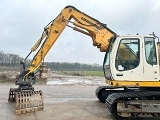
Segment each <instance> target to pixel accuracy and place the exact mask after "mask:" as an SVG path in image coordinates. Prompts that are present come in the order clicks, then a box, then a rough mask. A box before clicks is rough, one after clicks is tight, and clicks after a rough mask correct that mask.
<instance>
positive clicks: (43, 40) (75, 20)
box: [9, 6, 116, 114]
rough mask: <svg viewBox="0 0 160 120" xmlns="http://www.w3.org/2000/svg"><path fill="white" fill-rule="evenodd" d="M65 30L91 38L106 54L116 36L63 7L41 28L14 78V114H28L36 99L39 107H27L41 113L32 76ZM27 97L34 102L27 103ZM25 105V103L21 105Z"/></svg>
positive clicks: (72, 8)
mask: <svg viewBox="0 0 160 120" xmlns="http://www.w3.org/2000/svg"><path fill="white" fill-rule="evenodd" d="M69 23H70V24H71V25H70V24H69ZM67 26H68V27H70V28H72V29H73V30H75V31H78V32H80V33H83V34H85V35H87V36H90V37H91V39H92V41H93V46H96V47H97V48H99V49H100V51H101V52H105V51H106V50H107V48H108V46H109V43H110V41H111V38H114V37H115V36H116V33H114V32H113V31H112V30H110V29H109V28H108V27H107V26H106V24H104V23H101V22H99V21H98V20H96V19H94V18H92V17H90V16H89V15H87V14H85V13H84V12H81V11H79V10H78V9H77V8H75V7H73V6H67V7H65V8H64V9H63V10H62V11H61V13H60V14H59V15H58V16H57V17H56V18H55V19H54V20H52V21H51V22H50V23H49V24H48V25H47V26H46V27H45V28H44V31H43V33H42V36H41V37H40V39H39V40H38V41H37V42H36V44H35V45H34V46H33V47H32V48H31V51H30V53H29V54H28V55H27V57H26V58H25V59H24V60H22V61H21V64H22V69H23V70H21V71H22V72H21V73H20V75H19V76H18V77H17V80H16V83H15V84H16V85H19V87H18V89H17V88H11V89H10V92H9V101H15V100H18V101H16V113H17V114H20V113H21V112H25V111H27V109H28V104H29V103H33V102H32V101H33V100H34V101H35V100H37V99H39V101H38V106H36V107H34V106H35V105H34V104H32V105H29V106H30V111H33V110H34V109H35V108H40V110H42V109H43V93H42V91H34V88H33V87H32V85H33V84H34V83H35V81H36V78H35V75H34V74H35V72H36V71H37V70H38V69H39V68H40V66H41V63H42V61H43V60H44V58H45V56H46V55H47V53H48V52H49V50H50V49H51V47H52V46H53V44H54V43H55V42H56V40H57V38H58V37H59V36H60V34H61V33H62V31H63V30H64V29H65V28H66V27H67ZM38 48H39V49H38ZM37 49H38V52H37V53H36V55H35V56H34V58H33V60H32V62H31V64H30V66H29V68H28V69H27V70H26V67H25V61H26V59H27V58H28V56H29V55H30V54H31V53H32V52H34V51H36V50H37ZM26 91H27V92H26ZM28 95H30V97H32V98H35V99H32V100H31V99H29V97H28ZM24 101H27V102H26V103H24ZM36 105H37V104H36ZM21 106H23V107H21ZM22 109H23V110H22Z"/></svg>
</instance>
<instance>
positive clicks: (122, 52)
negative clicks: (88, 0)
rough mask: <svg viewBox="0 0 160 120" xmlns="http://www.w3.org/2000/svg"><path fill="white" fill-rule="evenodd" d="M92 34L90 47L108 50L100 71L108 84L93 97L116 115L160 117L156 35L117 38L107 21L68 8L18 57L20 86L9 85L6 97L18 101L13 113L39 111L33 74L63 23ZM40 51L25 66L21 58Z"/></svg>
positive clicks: (40, 100) (39, 93)
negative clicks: (19, 58)
mask: <svg viewBox="0 0 160 120" xmlns="http://www.w3.org/2000/svg"><path fill="white" fill-rule="evenodd" d="M67 26H68V27H70V28H72V29H73V30H75V31H78V32H80V33H82V34H85V35H87V36H90V37H91V39H92V41H93V46H96V47H97V48H99V49H100V51H101V52H106V54H105V57H104V62H103V70H104V76H105V79H106V80H105V81H106V86H99V87H98V88H97V89H96V91H95V92H96V96H97V98H98V99H99V100H100V101H101V102H104V103H106V105H107V106H108V108H109V111H110V112H111V114H112V115H114V116H115V117H117V118H137V117H146V116H147V117H160V75H159V74H160V69H159V64H160V61H159V60H160V54H159V38H158V37H157V36H156V35H155V34H154V33H153V34H150V35H139V34H136V35H124V36H120V35H118V34H116V33H115V32H113V31H112V30H111V29H109V28H108V27H107V25H106V24H104V23H101V22H100V21H98V20H96V19H94V18H92V17H91V16H89V15H87V14H85V13H84V12H81V11H80V10H78V9H77V8H75V7H73V6H66V7H65V8H64V9H63V10H62V11H61V13H60V14H59V15H58V16H57V17H56V18H55V19H54V20H52V21H51V22H50V23H49V24H48V25H47V26H46V27H45V28H44V31H43V33H42V36H41V38H40V39H39V40H38V41H37V42H36V44H35V45H34V46H33V47H32V48H31V52H30V53H29V54H28V55H27V57H26V58H25V59H24V60H22V61H21V62H20V63H21V66H22V70H21V73H20V75H19V76H18V77H17V80H16V83H15V84H16V85H19V87H18V88H10V91H9V101H16V114H20V113H25V112H32V111H36V110H42V109H43V107H44V101H43V92H42V91H41V90H40V91H35V90H34V87H33V86H32V85H33V84H34V83H35V82H36V77H35V73H36V72H37V71H38V69H39V68H40V66H41V63H42V61H43V59H44V57H45V56H46V55H47V53H48V52H49V50H50V49H51V47H52V46H53V44H54V43H55V42H56V40H57V39H58V37H59V35H60V34H61V33H62V31H63V30H64V29H65V28H66V27H67ZM35 50H38V52H37V53H36V55H35V56H34V58H33V60H32V62H31V64H30V66H29V68H28V69H26V67H25V61H26V59H27V58H28V56H29V55H30V54H31V53H32V52H34V51H35Z"/></svg>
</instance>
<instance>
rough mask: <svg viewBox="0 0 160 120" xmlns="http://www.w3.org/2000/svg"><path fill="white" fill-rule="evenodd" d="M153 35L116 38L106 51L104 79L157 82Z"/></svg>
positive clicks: (154, 39)
mask: <svg viewBox="0 0 160 120" xmlns="http://www.w3.org/2000/svg"><path fill="white" fill-rule="evenodd" d="M156 41H157V40H156V38H155V36H153V35H147V36H141V35H127V36H118V37H117V38H116V39H115V40H114V43H113V44H112V45H110V46H109V48H108V49H107V51H106V55H105V58H104V63H103V68H104V74H105V77H106V79H108V80H119V81H124V80H125V81H146V80H148V81H159V61H158V57H157V56H158V52H157V51H158V48H157V45H156Z"/></svg>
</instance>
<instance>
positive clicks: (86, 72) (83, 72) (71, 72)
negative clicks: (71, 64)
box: [59, 71, 104, 77]
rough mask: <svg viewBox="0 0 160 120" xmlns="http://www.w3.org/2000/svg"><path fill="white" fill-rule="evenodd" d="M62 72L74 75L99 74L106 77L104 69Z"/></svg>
mask: <svg viewBox="0 0 160 120" xmlns="http://www.w3.org/2000/svg"><path fill="white" fill-rule="evenodd" d="M59 73H60V74H65V75H73V76H99V77H104V73H103V71H63V72H62V71H61V72H59Z"/></svg>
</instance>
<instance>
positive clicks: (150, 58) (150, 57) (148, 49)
mask: <svg viewBox="0 0 160 120" xmlns="http://www.w3.org/2000/svg"><path fill="white" fill-rule="evenodd" d="M144 42H145V55H146V61H147V63H148V64H150V65H156V64H157V56H156V48H155V42H154V38H153V37H145V38H144Z"/></svg>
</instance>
